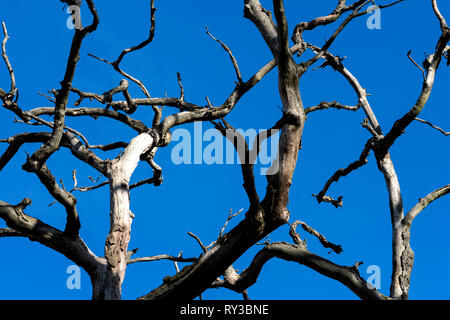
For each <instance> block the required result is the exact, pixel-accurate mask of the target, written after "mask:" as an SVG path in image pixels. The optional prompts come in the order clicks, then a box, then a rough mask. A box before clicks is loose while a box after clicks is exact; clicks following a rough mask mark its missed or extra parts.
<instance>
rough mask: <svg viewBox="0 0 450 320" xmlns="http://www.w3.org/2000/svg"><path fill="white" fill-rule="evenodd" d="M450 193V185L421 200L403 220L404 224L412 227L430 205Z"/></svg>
mask: <svg viewBox="0 0 450 320" xmlns="http://www.w3.org/2000/svg"><path fill="white" fill-rule="evenodd" d="M449 193H450V184H448V185H446V186H444V187H442V188H439V189H437V190H435V191H433V192H431V193H430V194H428V195H427V196H425V197H424V198H422V199H420V200H419V202H418V203H417V204H416V205H415V206H414V207H413V208H412V209H411V210H410V211H409V212H408V214H407V215H406V216H405V218H404V219H403V224H404V225H405V226H407V227H408V228H409V227H411V225H412V222H413V220H414V219H415V218H416V217H417V215H418V214H419V213H421V212H422V211H423V210H424V209H425V208H426V207H427V206H428V205H429V204H430V203H432V202H433V201H435V200H437V199H439V198H441V197H443V196H445V195H447V194H449Z"/></svg>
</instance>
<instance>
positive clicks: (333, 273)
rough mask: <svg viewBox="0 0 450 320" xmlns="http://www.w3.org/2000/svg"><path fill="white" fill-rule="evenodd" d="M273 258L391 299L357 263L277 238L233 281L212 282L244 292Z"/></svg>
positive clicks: (377, 297) (367, 296)
mask: <svg viewBox="0 0 450 320" xmlns="http://www.w3.org/2000/svg"><path fill="white" fill-rule="evenodd" d="M272 258H279V259H283V260H286V261H292V262H297V263H299V264H302V265H305V266H307V267H309V268H311V269H313V270H315V271H317V272H318V273H320V274H322V275H324V276H326V277H329V278H332V279H334V280H337V281H339V282H340V283H342V284H343V285H345V286H346V287H348V288H349V289H350V290H351V291H352V292H354V293H355V294H356V295H357V296H358V297H360V298H361V299H367V300H387V299H388V298H387V297H386V296H384V295H383V294H381V293H380V292H378V291H377V290H376V289H374V288H373V287H372V286H370V285H369V284H368V283H367V282H366V281H365V280H364V279H363V278H362V277H361V276H360V275H359V273H358V271H357V269H356V268H355V266H352V267H345V266H340V265H337V264H334V263H333V262H331V261H329V260H326V259H324V258H322V257H320V256H317V255H315V254H313V253H311V252H309V251H308V250H306V249H305V248H304V247H302V246H299V245H292V244H288V243H284V242H276V243H272V244H269V245H266V246H265V247H264V248H263V249H262V250H261V251H259V252H258V253H257V254H256V256H255V257H254V259H253V261H252V262H251V264H250V266H249V267H248V268H247V269H245V270H244V271H243V272H242V274H241V275H237V277H236V278H237V279H235V281H234V282H233V283H230V282H226V281H223V280H216V281H215V282H213V284H212V286H213V287H220V286H223V287H226V288H228V289H231V290H234V291H236V292H243V291H244V290H246V289H247V288H249V287H250V286H252V285H253V284H255V283H256V280H257V279H258V276H259V275H260V273H261V270H262V268H263V266H264V264H265V263H266V262H268V261H269V260H270V259H272Z"/></svg>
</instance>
